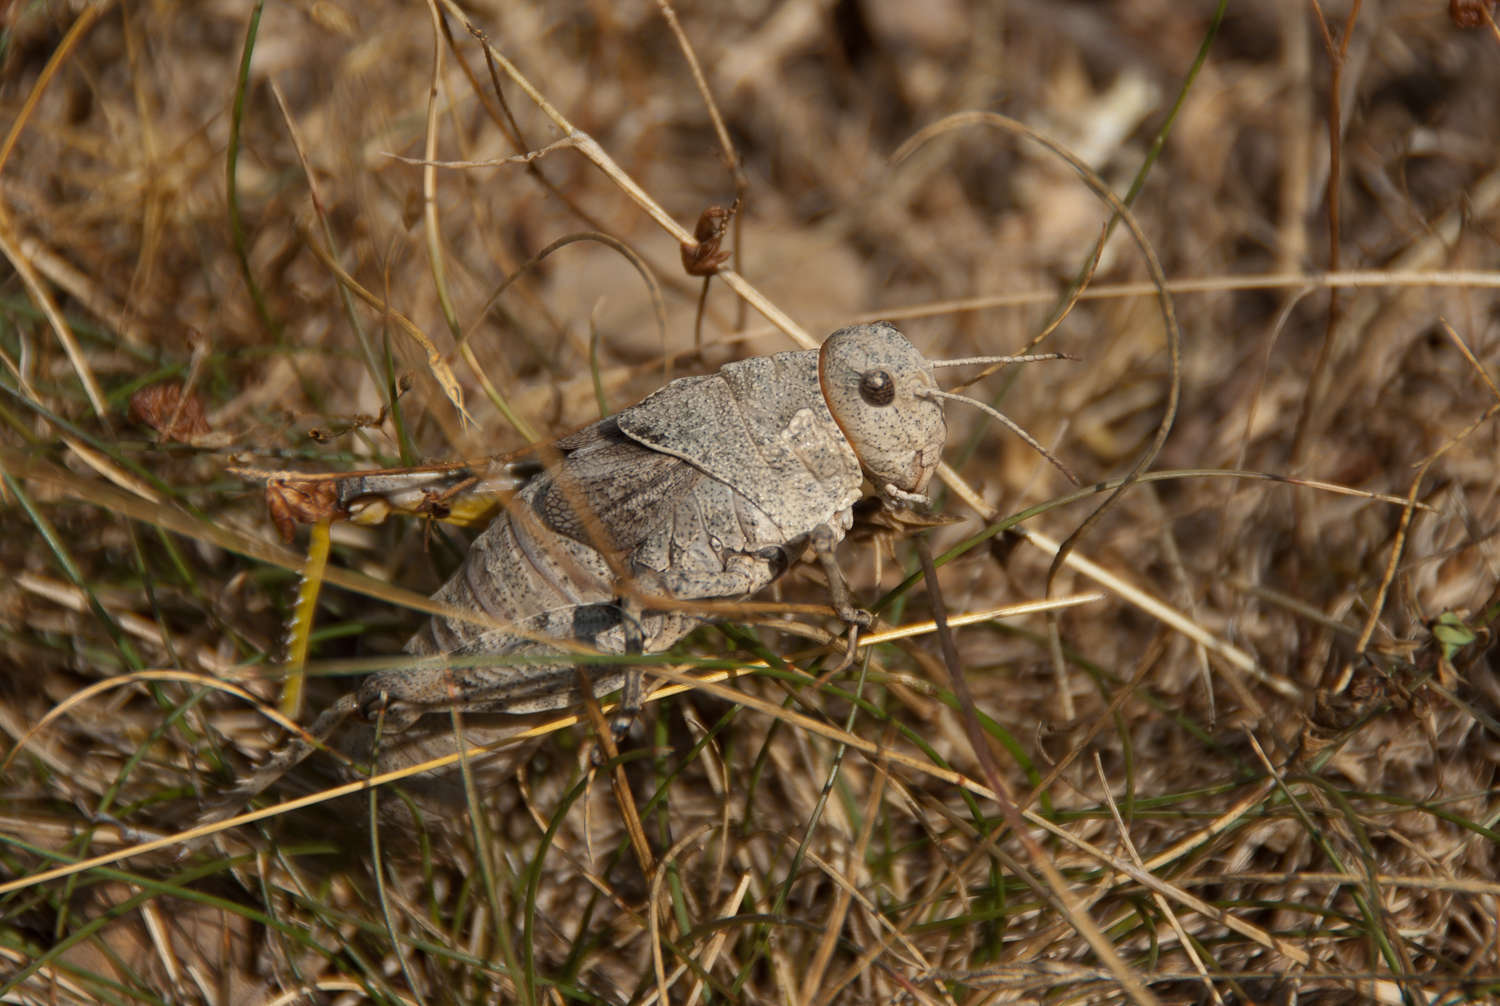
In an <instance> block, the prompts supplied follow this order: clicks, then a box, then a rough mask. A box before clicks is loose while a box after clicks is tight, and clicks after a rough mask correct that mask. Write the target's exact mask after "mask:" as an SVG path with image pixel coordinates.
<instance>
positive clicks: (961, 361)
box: [920, 353, 1083, 486]
mask: <svg viewBox="0 0 1500 1006" xmlns="http://www.w3.org/2000/svg"><path fill="white" fill-rule="evenodd" d="M1076 359H1078V357H1076V356H1071V355H1069V354H1067V353H1032V354H1029V355H1026V356H964V357H960V358H958V359H956V360H929V361H927V363H928V366H931V367H968V366H973V365H976V364H986V363H1040V362H1042V361H1044V360H1076ZM981 376H983V375H981ZM920 397H922V398H932V399H939V398H943V399H947V400H949V401H952V402H963V403H964V404H965V405H972V406H973V407H974V408H976V409H979V410H980V411H981V412H985V413H988V414H989V415H990V416H993V417H994V418H995V419H998V420H999V421H1000V422H1001V423H1003V424H1004V425H1005V428H1006V429H1008V430H1010V431H1011V432H1012V433H1014V434H1015V435H1016V436H1018V437H1020V438H1021V439H1022V440H1024V441H1026V443H1027V444H1029V445H1031V449H1032V450H1034V451H1036V452H1037V453H1038V454H1040V455H1041V456H1042V457H1044V458H1046V459H1047V460H1048V461H1049V462H1050V463H1051V464H1052V467H1053V468H1056V469H1057V470H1058V471H1060V472H1062V473H1063V474H1064V475H1066V476H1067V478H1068V481H1069V482H1071V483H1073V484H1074V485H1075V486H1077V485H1082V484H1083V483H1082V482H1080V481H1079V480H1078V476H1077V475H1074V474H1073V472H1072V470H1071V469H1069V468H1068V466H1067V465H1065V464H1063V463H1062V461H1061V460H1060V459H1059V458H1058V457H1057V456H1056V455H1055V454H1053V453H1052V452H1051V451H1049V450H1047V448H1045V447H1043V446H1042V445H1041V444H1040V443H1038V442H1037V439H1036V437H1033V436H1032V435H1031V434H1030V433H1027V432H1026V431H1025V430H1023V429H1022V428H1021V427H1020V426H1019V425H1017V424H1016V422H1015V420H1013V419H1011V418H1010V417H1009V416H1007V415H1006V414H1005V413H1003V412H1001V411H1000V410H999V409H996V408H993V407H992V406H989V405H986V404H985V403H984V402H981V401H979V400H978V399H977V398H970V397H968V396H967V395H960V394H958V393H957V392H953V391H941V390H939V389H937V388H931V389H929V390H927V391H924V392H922V393H921V396H920Z"/></svg>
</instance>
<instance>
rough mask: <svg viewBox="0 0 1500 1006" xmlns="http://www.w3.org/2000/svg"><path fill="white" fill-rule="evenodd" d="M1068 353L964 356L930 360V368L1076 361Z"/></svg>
mask: <svg viewBox="0 0 1500 1006" xmlns="http://www.w3.org/2000/svg"><path fill="white" fill-rule="evenodd" d="M1076 359H1078V357H1076V356H1072V355H1070V354H1068V353H1032V354H1030V355H1029V356H962V357H959V358H958V359H957V360H928V361H927V365H928V366H929V367H969V366H973V365H974V364H976V363H1041V362H1042V361H1043V360H1076Z"/></svg>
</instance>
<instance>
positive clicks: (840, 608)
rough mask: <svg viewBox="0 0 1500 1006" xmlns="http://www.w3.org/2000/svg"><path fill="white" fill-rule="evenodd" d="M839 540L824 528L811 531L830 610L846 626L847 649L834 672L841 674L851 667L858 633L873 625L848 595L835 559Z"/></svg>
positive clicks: (856, 649)
mask: <svg viewBox="0 0 1500 1006" xmlns="http://www.w3.org/2000/svg"><path fill="white" fill-rule="evenodd" d="M841 537H842V536H841V535H840V534H839V533H838V532H837V531H835V530H834V529H833V528H832V527H831V526H829V525H827V524H821V525H819V526H818V527H815V528H813V532H812V534H811V536H810V538H811V541H812V547H813V553H814V554H815V555H816V556H817V557H818V563H819V565H821V566H822V567H823V574H824V575H825V576H826V577H827V578H828V599H829V603H830V604H832V605H833V610H834V612H835V613H836V614H837V615H838V616H839V618H841V619H843V620H844V624H846V625H848V626H849V636H848V645H847V647H846V648H845V650H844V656H843V659H842V660H840V661H839V664H838V667H836V668H835V671H842V670H844V669H845V668H847V667H848V666H849V665H850V664H852V663H854V656H855V654H856V653H857V652H858V646H857V644H858V642H859V630H860V629H868V628H869V627H870V626H872V625H874V624H875V616H874V615H872V614H871V613H870V612H868V611H865V610H864V609H863V608H856V607H855V606H854V597H853V595H852V594H850V592H849V581H848V580H846V579H844V570H843V568H842V567H841V566H839V560H838V555H837V554H836V552H835V549H836V548H837V547H838V543H839V541H840V539H841Z"/></svg>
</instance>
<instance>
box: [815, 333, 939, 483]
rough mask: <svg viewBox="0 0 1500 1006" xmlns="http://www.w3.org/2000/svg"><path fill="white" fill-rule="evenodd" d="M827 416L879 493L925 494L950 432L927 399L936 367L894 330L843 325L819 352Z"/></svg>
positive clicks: (929, 399)
mask: <svg viewBox="0 0 1500 1006" xmlns="http://www.w3.org/2000/svg"><path fill="white" fill-rule="evenodd" d="M818 383H819V384H820V385H821V387H822V390H823V399H824V401H826V402H827V403H828V411H829V412H831V413H832V414H833V418H834V421H835V422H837V423H838V425H839V429H840V430H841V431H843V434H844V437H845V438H846V439H847V440H848V441H849V444H850V446H851V447H853V448H854V453H855V455H856V456H858V458H859V463H860V466H861V467H862V468H863V469H864V471H865V474H866V475H867V476H868V477H869V479H870V481H871V482H872V483H874V485H875V487H876V489H877V490H879V492H880V494H881V495H882V496H884V497H886V498H887V499H888V500H890V501H892V502H902V503H911V502H913V501H914V497H915V496H919V495H920V494H921V493H923V492H925V491H926V489H927V483H928V482H930V481H931V480H932V473H933V472H934V471H935V470H936V469H937V464H938V460H939V458H940V457H941V455H942V450H943V441H944V440H945V439H946V438H947V436H948V427H947V425H946V424H945V423H944V422H943V409H942V406H941V404H940V403H939V402H937V401H935V400H934V399H932V398H930V397H929V394H928V393H929V392H932V391H935V390H937V382H936V381H934V380H933V378H932V368H931V367H930V366H929V365H928V363H927V361H926V360H925V359H924V358H923V357H922V354H921V353H919V352H917V349H916V347H915V346H913V345H912V344H911V343H910V342H908V341H907V340H906V336H904V335H902V334H901V333H900V332H899V331H897V330H896V329H895V328H894V327H892V326H891V325H888V324H886V323H884V322H876V323H875V324H873V325H852V326H850V327H849V328H841V329H839V330H838V331H837V332H835V333H833V334H832V335H830V336H829V337H828V339H827V340H826V341H825V342H824V343H823V348H822V349H821V350H819V352H818Z"/></svg>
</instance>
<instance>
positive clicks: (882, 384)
mask: <svg viewBox="0 0 1500 1006" xmlns="http://www.w3.org/2000/svg"><path fill="white" fill-rule="evenodd" d="M859 397H860V398H863V399H864V400H865V404H866V405H873V406H875V407H876V408H882V407H884V406H887V405H890V404H891V403H892V402H894V401H895V400H896V382H895V381H893V380H891V375H890V374H887V373H886V372H885V371H883V370H867V371H865V373H863V374H861V375H860V378H859Z"/></svg>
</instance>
